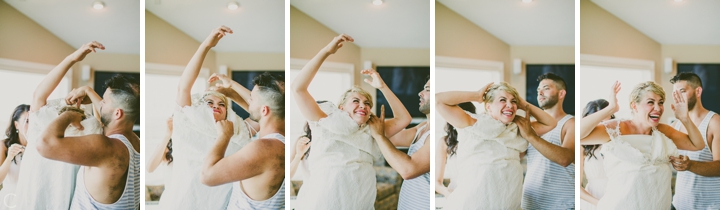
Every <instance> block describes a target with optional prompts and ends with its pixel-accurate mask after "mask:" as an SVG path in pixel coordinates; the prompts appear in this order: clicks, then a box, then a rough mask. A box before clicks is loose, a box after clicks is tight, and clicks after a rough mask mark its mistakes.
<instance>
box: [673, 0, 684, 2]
mask: <svg viewBox="0 0 720 210" xmlns="http://www.w3.org/2000/svg"><path fill="white" fill-rule="evenodd" d="M682 1H683V0H675V2H682Z"/></svg>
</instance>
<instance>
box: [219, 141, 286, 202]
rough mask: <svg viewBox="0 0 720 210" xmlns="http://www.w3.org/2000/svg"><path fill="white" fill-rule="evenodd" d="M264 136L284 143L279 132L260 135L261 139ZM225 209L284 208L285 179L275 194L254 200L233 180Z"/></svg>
mask: <svg viewBox="0 0 720 210" xmlns="http://www.w3.org/2000/svg"><path fill="white" fill-rule="evenodd" d="M266 138H267V139H277V140H279V141H281V142H282V143H283V144H284V143H285V136H283V135H280V134H279V133H273V134H268V135H265V136H263V137H261V139H266ZM227 209H232V210H235V209H285V180H284V179H283V182H282V184H281V185H280V189H279V190H278V191H277V192H276V193H275V195H273V196H272V197H270V198H268V199H266V200H263V201H256V200H253V199H251V198H250V197H248V196H247V195H246V194H245V192H243V190H242V188H241V187H240V182H235V183H233V185H232V195H231V196H230V202H229V203H228V207H227Z"/></svg>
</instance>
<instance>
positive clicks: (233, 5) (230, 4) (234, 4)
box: [228, 1, 240, 10]
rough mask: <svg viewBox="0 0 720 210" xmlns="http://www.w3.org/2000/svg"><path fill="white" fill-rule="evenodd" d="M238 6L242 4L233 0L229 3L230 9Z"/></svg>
mask: <svg viewBox="0 0 720 210" xmlns="http://www.w3.org/2000/svg"><path fill="white" fill-rule="evenodd" d="M238 7H240V4H238V3H237V2H235V1H231V2H230V3H228V9H230V10H236V9H237V8H238Z"/></svg>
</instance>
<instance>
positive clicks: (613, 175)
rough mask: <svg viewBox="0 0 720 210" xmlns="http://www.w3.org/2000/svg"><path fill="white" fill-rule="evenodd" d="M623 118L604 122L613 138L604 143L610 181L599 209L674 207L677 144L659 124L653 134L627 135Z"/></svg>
mask: <svg viewBox="0 0 720 210" xmlns="http://www.w3.org/2000/svg"><path fill="white" fill-rule="evenodd" d="M620 122H621V121H619V120H612V121H605V122H604V123H603V124H604V125H605V127H606V130H607V132H608V134H609V135H610V139H611V141H610V142H608V143H605V144H603V146H602V151H601V152H602V154H604V156H605V160H604V161H605V162H604V163H605V173H606V174H607V177H608V182H607V188H606V189H605V194H604V195H603V197H602V198H601V199H600V201H599V202H598V205H597V209H670V202H671V199H672V192H671V190H670V183H671V181H672V167H671V166H670V161H669V157H670V156H677V155H678V150H677V147H676V146H675V144H674V143H673V141H672V140H670V139H669V138H668V137H666V136H665V135H664V134H663V133H661V132H660V131H658V130H657V129H656V128H652V133H651V135H641V134H629V135H623V134H621V133H620V126H619V125H620Z"/></svg>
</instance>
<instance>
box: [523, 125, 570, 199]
mask: <svg viewBox="0 0 720 210" xmlns="http://www.w3.org/2000/svg"><path fill="white" fill-rule="evenodd" d="M571 118H573V116H572V115H566V116H565V117H563V118H562V119H560V120H559V121H558V123H557V126H556V127H555V128H554V129H553V130H551V131H550V132H548V133H546V134H545V135H543V136H542V139H544V140H545V141H548V142H550V143H552V144H554V145H558V146H562V142H561V135H562V128H563V126H564V125H565V122H567V121H568V120H570V119H571ZM522 208H523V209H574V208H575V164H570V165H568V166H567V167H562V166H561V165H558V164H557V163H555V162H552V161H551V160H550V159H547V158H545V156H543V155H542V154H541V153H540V152H539V151H537V149H535V147H533V146H532V144H531V145H530V146H528V150H527V173H526V175H525V183H524V184H523V197H522Z"/></svg>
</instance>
